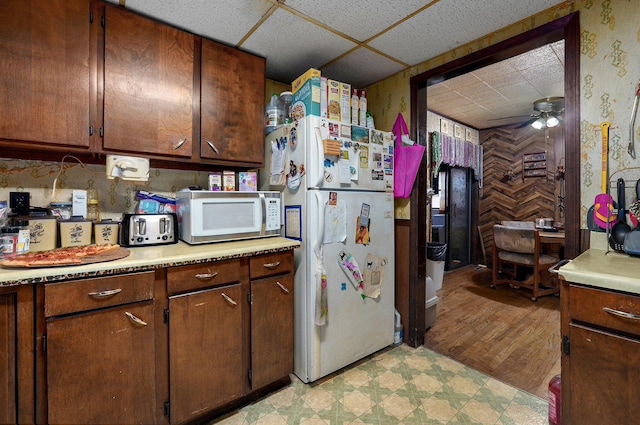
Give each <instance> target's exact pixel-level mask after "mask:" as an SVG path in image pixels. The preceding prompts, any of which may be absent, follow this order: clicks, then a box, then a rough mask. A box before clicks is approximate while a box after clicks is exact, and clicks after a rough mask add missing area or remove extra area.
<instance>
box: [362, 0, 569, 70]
mask: <svg viewBox="0 0 640 425" xmlns="http://www.w3.org/2000/svg"><path fill="white" fill-rule="evenodd" d="M557 3H559V1H557V0H538V1H535V2H534V1H522V0H503V1H495V0H455V1H454V0H447V1H440V2H438V3H436V4H434V5H433V6H431V7H429V8H428V9H426V10H425V11H424V12H421V13H420V14H418V15H416V16H415V17H414V18H412V19H410V20H408V21H406V22H404V23H402V24H401V25H399V26H397V27H395V28H393V29H392V30H390V31H389V32H387V33H385V34H383V35H381V36H380V37H379V38H377V39H375V40H373V41H372V42H371V43H370V44H371V46H372V47H374V48H376V49H378V50H380V51H382V52H384V53H386V54H389V55H393V56H396V57H397V58H398V59H400V60H402V61H404V62H406V63H419V62H422V61H425V60H427V59H430V58H432V57H434V56H437V55H439V54H441V53H445V52H448V51H450V50H452V49H454V48H456V47H458V46H460V45H463V44H466V43H469V42H471V41H473V40H476V39H478V38H480V37H482V36H484V35H486V34H489V33H491V32H493V31H497V30H499V29H501V28H504V27H506V26H508V25H509V24H512V23H514V22H518V21H519V20H522V19H524V18H527V17H529V16H531V15H533V14H535V13H537V12H540V11H542V10H545V9H547V8H549V7H551V6H553V5H555V4H557ZM453 28H455V30H452V29H453ZM408 40H411V43H407V41H408ZM415 46H420V48H416V47H415Z"/></svg>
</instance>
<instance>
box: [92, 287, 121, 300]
mask: <svg viewBox="0 0 640 425" xmlns="http://www.w3.org/2000/svg"><path fill="white" fill-rule="evenodd" d="M120 292H122V289H120V288H118V289H108V290H106V291H100V292H89V293H88V294H87V295H89V296H90V297H91V298H107V297H111V296H113V295H115V294H119V293H120Z"/></svg>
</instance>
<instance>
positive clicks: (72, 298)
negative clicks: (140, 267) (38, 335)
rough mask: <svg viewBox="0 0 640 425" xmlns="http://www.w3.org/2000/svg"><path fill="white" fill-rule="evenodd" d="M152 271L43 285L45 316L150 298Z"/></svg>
mask: <svg viewBox="0 0 640 425" xmlns="http://www.w3.org/2000/svg"><path fill="white" fill-rule="evenodd" d="M154 276H155V273H154V272H144V273H135V274H126V275H121V276H111V277H99V278H94V279H87V280H72V281H68V282H60V283H47V284H45V285H44V314H45V317H52V316H59V315H62V314H68V313H77V312H81V311H87V310H94V309H97V308H103V307H111V306H114V305H119V304H126V303H132V302H135V301H143V300H150V299H153V295H154V292H153V282H154Z"/></svg>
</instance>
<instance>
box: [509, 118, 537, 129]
mask: <svg viewBox="0 0 640 425" xmlns="http://www.w3.org/2000/svg"><path fill="white" fill-rule="evenodd" d="M538 118H540V117H533V118H531V119H530V120H527V121H525V122H523V123H522V124H520V125H519V126H517V127H514V128H524V127H527V126H529V125H531V123H533V122H534V121H536V120H537V119H538Z"/></svg>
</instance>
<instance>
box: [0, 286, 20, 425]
mask: <svg viewBox="0 0 640 425" xmlns="http://www.w3.org/2000/svg"><path fill="white" fill-rule="evenodd" d="M16 308H17V306H16V300H15V297H14V296H13V294H7V295H0V423H2V424H15V423H18V421H17V407H16V393H17V383H18V382H17V380H16V365H17V361H18V360H17V355H16V336H17V334H16V332H17V331H16V326H15V323H16Z"/></svg>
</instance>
